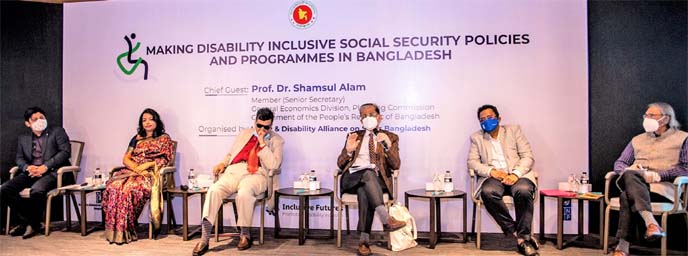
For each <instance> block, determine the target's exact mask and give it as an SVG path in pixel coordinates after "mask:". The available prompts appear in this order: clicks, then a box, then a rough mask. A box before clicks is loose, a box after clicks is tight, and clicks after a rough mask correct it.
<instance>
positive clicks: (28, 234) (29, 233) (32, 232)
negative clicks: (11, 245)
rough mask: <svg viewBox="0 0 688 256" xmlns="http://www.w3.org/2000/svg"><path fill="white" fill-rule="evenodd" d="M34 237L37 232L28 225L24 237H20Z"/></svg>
mask: <svg viewBox="0 0 688 256" xmlns="http://www.w3.org/2000/svg"><path fill="white" fill-rule="evenodd" d="M36 235H38V231H36V230H35V229H33V227H31V225H29V226H27V227H26V232H24V235H22V239H29V238H32V237H34V236H36Z"/></svg>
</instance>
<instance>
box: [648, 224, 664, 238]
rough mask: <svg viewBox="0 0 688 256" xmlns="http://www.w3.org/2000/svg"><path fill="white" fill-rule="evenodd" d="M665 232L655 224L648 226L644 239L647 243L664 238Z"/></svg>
mask: <svg viewBox="0 0 688 256" xmlns="http://www.w3.org/2000/svg"><path fill="white" fill-rule="evenodd" d="M665 236H666V232H664V230H663V229H662V228H661V227H660V226H657V225H655V224H650V226H647V231H646V232H645V239H646V240H648V241H654V240H657V239H659V238H662V237H665Z"/></svg>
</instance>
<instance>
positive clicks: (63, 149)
mask: <svg viewBox="0 0 688 256" xmlns="http://www.w3.org/2000/svg"><path fill="white" fill-rule="evenodd" d="M24 125H26V127H28V128H29V129H30V131H31V132H30V133H26V134H22V135H19V138H18V145H17V158H16V163H17V166H18V167H19V169H20V172H19V173H18V174H17V175H15V176H14V178H13V179H11V180H9V181H7V182H5V183H4V184H3V185H2V188H1V189H0V196H2V201H4V202H7V205H8V206H9V207H11V209H12V210H13V211H15V212H16V213H17V216H18V217H19V219H20V223H19V225H17V226H16V227H14V228H13V229H11V230H10V234H11V235H12V236H18V235H22V234H23V235H22V238H24V239H27V238H30V237H33V236H35V235H36V234H37V232H38V231H40V230H41V226H40V220H41V218H42V216H43V211H45V202H46V195H47V193H48V192H50V191H51V190H53V189H55V188H56V187H57V169H59V168H60V167H62V166H67V165H69V157H70V156H71V145H70V143H69V137H68V136H67V133H66V132H65V130H64V129H63V128H62V127H48V121H47V119H46V117H45V112H44V111H43V110H42V109H40V108H39V107H31V108H28V109H27V110H26V111H25V112H24ZM64 178H65V179H64V181H63V182H64V183H65V184H71V183H74V178H73V177H72V176H71V175H65V176H64ZM25 188H31V193H30V198H29V200H28V201H26V200H25V199H23V198H21V196H19V192H21V191H22V190H24V189H25Z"/></svg>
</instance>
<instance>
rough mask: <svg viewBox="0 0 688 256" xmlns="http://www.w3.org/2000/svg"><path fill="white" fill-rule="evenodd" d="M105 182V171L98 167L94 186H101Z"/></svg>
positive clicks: (94, 177) (94, 175)
mask: <svg viewBox="0 0 688 256" xmlns="http://www.w3.org/2000/svg"><path fill="white" fill-rule="evenodd" d="M102 184H103V173H102V172H100V168H96V171H95V172H94V173H93V186H96V187H98V186H100V185H102Z"/></svg>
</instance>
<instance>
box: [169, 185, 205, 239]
mask: <svg viewBox="0 0 688 256" xmlns="http://www.w3.org/2000/svg"><path fill="white" fill-rule="evenodd" d="M206 192H208V189H207V188H202V189H199V190H192V189H189V190H182V189H180V188H179V187H175V188H172V189H167V192H166V193H167V209H172V199H173V198H174V197H175V196H181V197H182V239H183V240H184V241H187V240H189V238H190V237H192V236H193V235H195V234H196V233H199V232H200V227H199V228H196V229H195V230H193V231H192V232H191V233H189V196H193V195H198V194H200V195H201V208H200V209H203V204H204V203H205V194H206ZM170 212H171V211H167V219H168V221H167V222H168V225H171V224H169V222H170V221H169V220H170ZM171 230H172V229H171V228H170V229H169V231H171ZM169 231H168V232H169Z"/></svg>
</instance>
